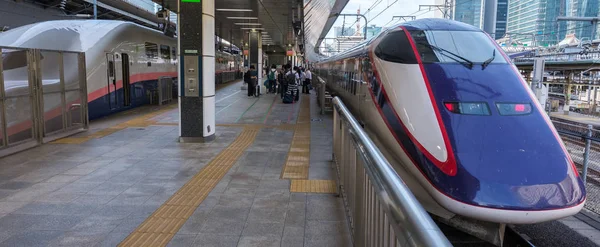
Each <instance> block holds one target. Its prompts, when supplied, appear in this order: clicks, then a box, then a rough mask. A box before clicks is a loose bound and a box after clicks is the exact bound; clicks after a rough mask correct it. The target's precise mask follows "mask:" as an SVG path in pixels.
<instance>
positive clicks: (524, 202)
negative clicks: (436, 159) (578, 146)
mask: <svg viewBox="0 0 600 247" xmlns="http://www.w3.org/2000/svg"><path fill="white" fill-rule="evenodd" d="M457 156H458V157H459V160H460V163H461V165H460V166H461V167H462V168H463V169H464V170H463V172H465V173H468V174H470V175H471V176H472V177H473V180H475V181H477V185H478V188H479V189H478V190H477V191H476V192H475V193H474V194H472V195H471V196H470V198H472V202H473V203H474V204H476V205H480V206H488V207H494V208H506V209H521V210H546V209H557V208H563V207H569V206H574V205H577V204H579V203H580V202H581V201H582V200H583V199H584V195H585V191H584V189H583V186H582V184H580V180H579V179H578V178H577V176H576V175H575V174H574V172H573V170H572V169H571V165H570V163H569V160H568V159H567V158H566V157H565V156H564V155H563V154H562V153H554V154H552V153H540V152H536V151H534V150H531V151H530V152H528V151H527V150H525V149H519V150H516V151H508V150H494V151H489V150H485V149H482V150H481V152H479V153H477V152H468V153H457Z"/></svg>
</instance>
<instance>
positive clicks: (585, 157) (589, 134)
mask: <svg viewBox="0 0 600 247" xmlns="http://www.w3.org/2000/svg"><path fill="white" fill-rule="evenodd" d="M591 145H592V125H591V124H588V128H587V136H586V138H585V151H584V153H583V184H586V179H587V170H588V163H589V156H590V146H591Z"/></svg>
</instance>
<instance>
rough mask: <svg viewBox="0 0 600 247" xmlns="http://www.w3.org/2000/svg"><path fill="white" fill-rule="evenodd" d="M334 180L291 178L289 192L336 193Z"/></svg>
mask: <svg viewBox="0 0 600 247" xmlns="http://www.w3.org/2000/svg"><path fill="white" fill-rule="evenodd" d="M336 188H337V187H336V185H335V180H292V184H291V186H290V192H297V193H333V194H335V193H337V189H336Z"/></svg>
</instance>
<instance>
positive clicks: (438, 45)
mask: <svg viewBox="0 0 600 247" xmlns="http://www.w3.org/2000/svg"><path fill="white" fill-rule="evenodd" d="M410 35H411V36H412V38H413V39H414V40H415V43H416V45H417V50H418V51H419V55H420V56H421V60H423V62H424V63H457V62H459V63H462V62H464V61H467V62H469V63H474V64H490V63H491V64H498V63H507V61H506V60H505V59H504V57H503V56H502V55H501V53H500V51H498V49H497V48H496V46H495V45H494V44H493V43H492V42H493V41H492V40H490V38H488V36H487V35H486V34H485V33H483V32H474V31H440V30H426V31H422V30H419V31H410Z"/></svg>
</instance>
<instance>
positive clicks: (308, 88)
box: [302, 68, 312, 94]
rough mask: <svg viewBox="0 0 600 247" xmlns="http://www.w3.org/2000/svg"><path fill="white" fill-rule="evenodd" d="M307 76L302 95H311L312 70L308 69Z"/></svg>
mask: <svg viewBox="0 0 600 247" xmlns="http://www.w3.org/2000/svg"><path fill="white" fill-rule="evenodd" d="M304 74H305V79H304V84H303V86H302V93H306V94H310V87H311V85H310V83H311V80H312V73H311V72H310V69H308V68H307V69H306V72H304Z"/></svg>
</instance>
